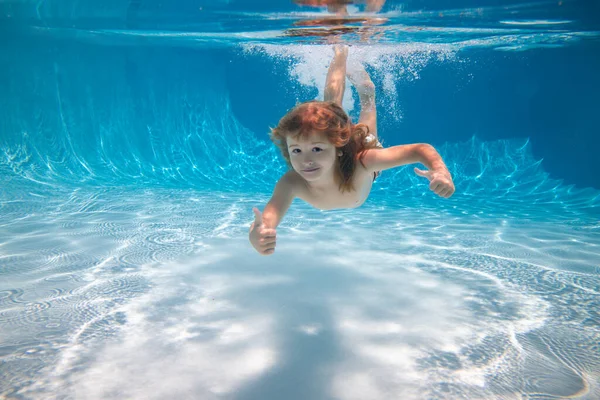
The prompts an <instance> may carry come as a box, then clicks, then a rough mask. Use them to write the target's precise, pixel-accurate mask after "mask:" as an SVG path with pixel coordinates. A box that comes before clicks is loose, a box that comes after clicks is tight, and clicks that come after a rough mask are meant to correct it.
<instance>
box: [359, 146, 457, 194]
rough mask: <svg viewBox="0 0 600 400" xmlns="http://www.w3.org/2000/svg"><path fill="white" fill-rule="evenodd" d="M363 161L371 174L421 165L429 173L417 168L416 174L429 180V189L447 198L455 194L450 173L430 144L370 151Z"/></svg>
mask: <svg viewBox="0 0 600 400" xmlns="http://www.w3.org/2000/svg"><path fill="white" fill-rule="evenodd" d="M362 160H363V163H364V165H365V167H366V168H367V170H369V172H375V171H382V170H385V169H390V168H394V167H399V166H401V165H406V164H413V163H421V164H423V165H425V166H426V167H427V168H428V171H422V170H420V169H418V168H415V173H416V174H417V175H419V176H423V177H425V178H427V179H429V181H430V184H429V188H430V189H431V190H432V191H434V192H435V193H436V194H438V195H440V196H441V197H445V198H448V197H450V196H452V194H453V193H454V190H455V188H454V182H453V181H452V176H451V175H450V171H448V168H447V167H446V164H444V161H443V160H442V157H441V156H440V155H439V153H438V152H437V151H436V150H435V148H434V147H433V146H431V145H429V144H425V143H416V144H407V145H403V146H392V147H388V148H387V149H369V150H366V151H365V152H364V153H363V159H362Z"/></svg>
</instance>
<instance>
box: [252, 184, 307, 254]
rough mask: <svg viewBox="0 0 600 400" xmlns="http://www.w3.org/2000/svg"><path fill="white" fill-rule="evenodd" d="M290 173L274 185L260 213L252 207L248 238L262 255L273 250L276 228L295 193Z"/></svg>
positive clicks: (275, 240)
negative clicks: (252, 212) (252, 218)
mask: <svg viewBox="0 0 600 400" xmlns="http://www.w3.org/2000/svg"><path fill="white" fill-rule="evenodd" d="M291 174H292V173H291V172H288V173H286V174H285V175H284V176H283V177H282V178H281V179H280V180H279V182H277V185H275V190H274V191H273V195H272V196H271V200H269V202H268V203H267V205H266V206H265V209H264V211H263V213H262V214H261V213H260V211H259V210H258V209H257V208H254V209H253V210H252V211H254V222H253V223H252V225H251V226H250V233H249V234H248V238H249V240H250V243H251V244H252V246H253V247H254V248H255V249H256V251H258V252H259V253H260V254H262V255H269V254H273V252H275V245H276V243H277V232H276V229H275V228H277V226H278V225H279V223H280V222H281V220H282V219H283V216H284V215H285V213H286V212H287V210H288V208H289V207H290V205H291V204H292V201H293V200H294V197H296V193H295V185H294V181H293V178H292V175H291Z"/></svg>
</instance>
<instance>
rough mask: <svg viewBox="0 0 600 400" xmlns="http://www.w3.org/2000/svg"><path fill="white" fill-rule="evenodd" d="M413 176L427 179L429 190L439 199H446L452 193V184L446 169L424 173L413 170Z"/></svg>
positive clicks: (417, 169) (416, 169)
mask: <svg viewBox="0 0 600 400" xmlns="http://www.w3.org/2000/svg"><path fill="white" fill-rule="evenodd" d="M415 174H417V175H419V176H422V177H424V178H427V179H429V189H431V191H433V192H434V193H435V194H437V195H438V196H440V197H443V198H446V199H447V198H448V197H450V196H452V194H453V193H454V182H452V176H451V175H450V172H449V171H448V170H447V169H446V168H437V169H434V170H425V171H423V170H420V169H419V168H415Z"/></svg>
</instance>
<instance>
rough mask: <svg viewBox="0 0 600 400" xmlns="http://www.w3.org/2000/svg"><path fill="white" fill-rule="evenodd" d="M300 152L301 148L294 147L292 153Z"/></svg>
mask: <svg viewBox="0 0 600 400" xmlns="http://www.w3.org/2000/svg"><path fill="white" fill-rule="evenodd" d="M299 153H300V149H292V154H299Z"/></svg>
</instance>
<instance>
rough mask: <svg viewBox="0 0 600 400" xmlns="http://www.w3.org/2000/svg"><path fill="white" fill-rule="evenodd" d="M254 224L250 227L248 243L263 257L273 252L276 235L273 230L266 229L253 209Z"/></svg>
mask: <svg viewBox="0 0 600 400" xmlns="http://www.w3.org/2000/svg"><path fill="white" fill-rule="evenodd" d="M252 211H254V222H253V223H252V226H250V243H251V244H252V246H254V248H255V249H256V251H258V252H259V253H260V254H262V255H263V256H268V255H270V254H273V253H274V252H275V244H276V242H277V240H276V239H277V233H276V230H275V229H271V228H267V227H266V226H265V225H264V224H263V222H262V214H261V213H260V211H258V208H256V207H254V208H253V209H252Z"/></svg>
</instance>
